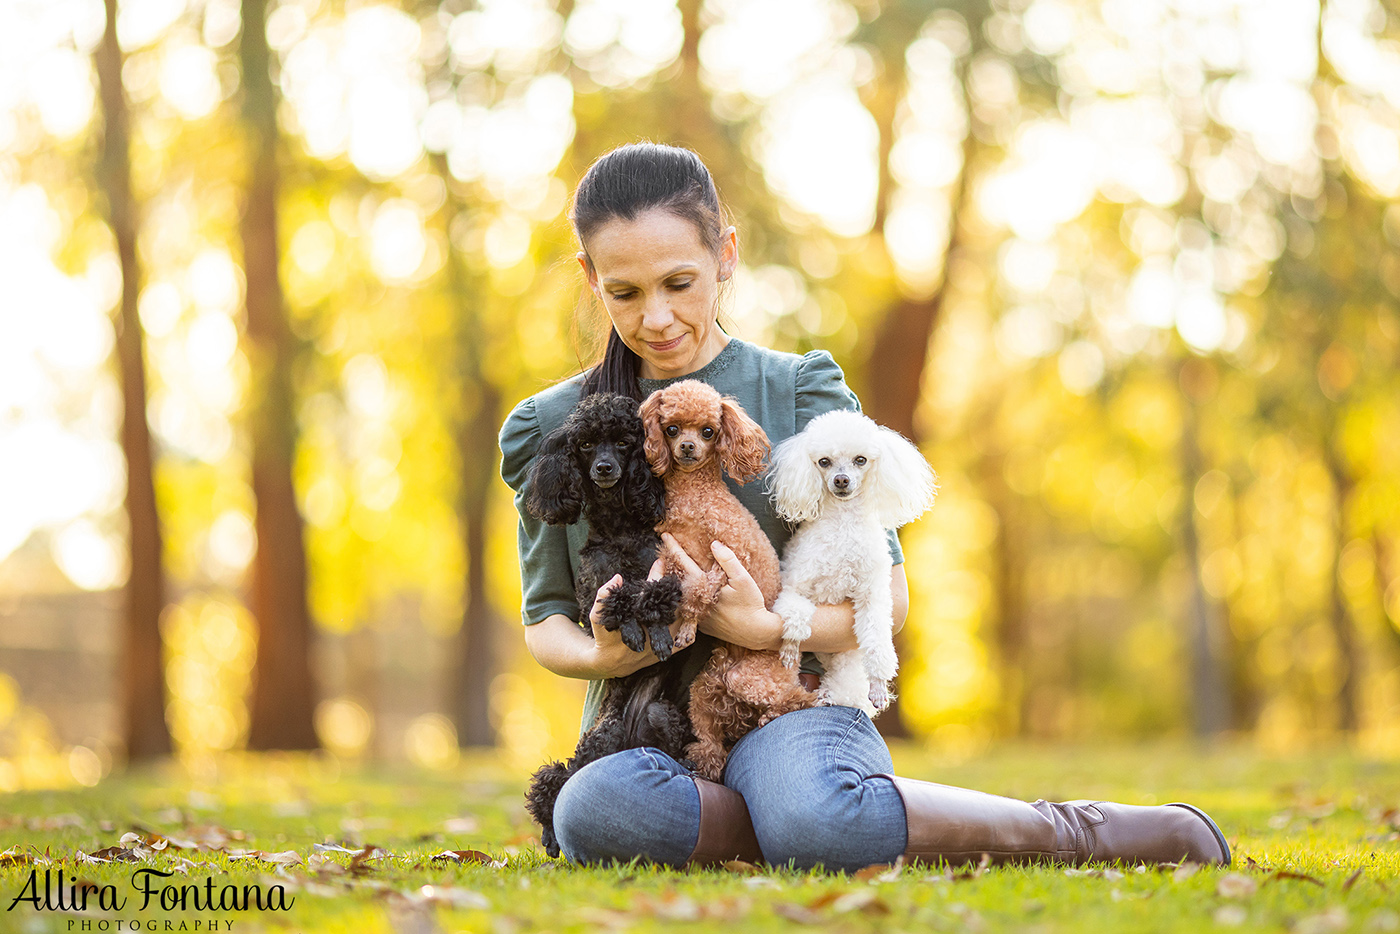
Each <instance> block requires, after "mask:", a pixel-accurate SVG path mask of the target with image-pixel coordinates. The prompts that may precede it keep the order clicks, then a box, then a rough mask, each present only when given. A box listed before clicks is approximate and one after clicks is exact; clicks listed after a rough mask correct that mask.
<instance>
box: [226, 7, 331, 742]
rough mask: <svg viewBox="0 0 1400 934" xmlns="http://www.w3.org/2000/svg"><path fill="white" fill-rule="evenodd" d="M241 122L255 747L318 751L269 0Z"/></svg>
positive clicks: (257, 26)
mask: <svg viewBox="0 0 1400 934" xmlns="http://www.w3.org/2000/svg"><path fill="white" fill-rule="evenodd" d="M242 12H243V36H242V40H241V42H240V43H239V58H240V61H241V64H242V68H243V116H244V128H245V131H246V132H247V134H248V138H249V142H250V145H251V151H250V153H249V157H250V163H251V168H250V174H249V181H248V191H247V205H246V207H245V209H244V212H243V220H242V235H243V269H244V273H245V274H246V276H247V289H248V295H247V311H248V317H247V337H248V345H249V362H250V363H251V365H252V372H253V392H252V399H253V402H252V407H251V408H252V411H251V413H250V424H249V429H250V435H251V440H252V449H253V450H252V455H253V496H254V497H255V498H256V500H257V517H256V520H255V528H256V530H257V537H258V547H257V554H256V556H255V557H254V559H253V569H252V610H253V615H254V616H255V617H256V618H257V621H258V648H257V660H256V663H255V668H254V674H253V700H252V709H251V711H250V725H249V731H248V748H250V749H315V748H317V746H318V745H319V743H318V742H317V739H316V730H315V727H314V724H313V716H314V713H315V709H314V708H315V691H314V688H313V684H312V675H311V658H310V656H311V636H312V632H311V614H310V611H309V609H308V607H307V602H306V551H305V547H304V545H303V541H302V530H303V525H302V519H301V514H300V512H298V510H297V500H296V492H295V490H294V488H293V486H292V463H293V458H294V456H295V453H296V434H297V430H296V412H295V405H294V399H293V393H292V374H291V368H292V363H293V359H294V357H295V355H296V347H295V340H294V338H293V336H292V333H291V330H290V328H289V327H288V324H287V318H286V311H285V309H284V307H283V300H282V287H281V283H280V282H279V280H278V269H277V252H278V246H277V192H278V172H277V92H276V90H275V88H274V87H273V84H272V78H271V75H270V74H269V72H268V66H269V63H270V55H269V52H268V46H267V34H266V13H267V3H266V0H243V4H242Z"/></svg>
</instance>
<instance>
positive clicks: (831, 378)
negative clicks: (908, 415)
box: [795, 350, 904, 564]
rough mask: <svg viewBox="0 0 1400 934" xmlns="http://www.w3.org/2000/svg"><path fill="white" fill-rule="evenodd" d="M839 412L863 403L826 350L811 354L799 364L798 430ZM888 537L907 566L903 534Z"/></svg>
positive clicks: (895, 556) (896, 555) (897, 560)
mask: <svg viewBox="0 0 1400 934" xmlns="http://www.w3.org/2000/svg"><path fill="white" fill-rule="evenodd" d="M838 409H844V410H854V411H856V412H859V411H860V400H859V399H857V398H856V394H855V393H854V392H852V391H851V387H850V386H847V385H846V374H845V373H843V372H842V371H841V366H840V364H838V363H837V362H836V360H835V358H833V357H832V356H831V354H829V353H828V352H826V351H825V350H812V351H808V352H807V353H806V354H804V355H803V356H802V359H801V361H799V362H798V364H797V399H796V406H795V413H796V419H795V422H796V428H797V430H798V431H802V429H804V428H806V427H807V423H808V422H810V421H811V420H812V419H814V418H816V417H817V416H818V415H822V414H824V413H826V412H832V411H836V410H838ZM886 535H887V538H888V541H889V546H890V558H891V559H892V560H893V561H894V563H895V564H903V563H904V549H903V548H901V547H900V545H899V533H898V532H896V531H895V530H893V529H891V530H890V531H889V532H887V533H886Z"/></svg>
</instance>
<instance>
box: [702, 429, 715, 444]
mask: <svg viewBox="0 0 1400 934" xmlns="http://www.w3.org/2000/svg"><path fill="white" fill-rule="evenodd" d="M714 436H715V430H714V429H713V428H710V427H708V426H707V427H705V428H701V429H700V437H702V438H704V439H705V440H706V441H709V440H710V439H711V438H713V437H714Z"/></svg>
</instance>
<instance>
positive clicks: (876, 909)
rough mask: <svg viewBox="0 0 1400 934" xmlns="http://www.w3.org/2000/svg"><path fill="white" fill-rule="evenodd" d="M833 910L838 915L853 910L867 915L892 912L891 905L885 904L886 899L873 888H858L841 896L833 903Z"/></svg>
mask: <svg viewBox="0 0 1400 934" xmlns="http://www.w3.org/2000/svg"><path fill="white" fill-rule="evenodd" d="M831 910H832V912H833V913H834V914H838V915H844V914H848V913H849V912H852V911H859V912H861V913H862V914H867V915H887V914H889V913H890V906H889V905H887V904H885V901H884V899H882V898H880V896H879V895H876V894H875V891H874V890H873V889H856V890H855V891H854V892H847V893H845V894H844V895H841V896H839V897H838V898H837V899H836V900H835V901H834V902H832V903H831Z"/></svg>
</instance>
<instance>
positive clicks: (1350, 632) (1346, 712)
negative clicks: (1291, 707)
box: [1324, 438, 1362, 733]
mask: <svg viewBox="0 0 1400 934" xmlns="http://www.w3.org/2000/svg"><path fill="white" fill-rule="evenodd" d="M1324 443H1325V446H1326V450H1327V472H1328V473H1329V474H1330V475H1331V477H1332V530H1333V539H1334V542H1335V547H1334V549H1333V557H1332V574H1331V576H1332V588H1331V589H1332V593H1331V603H1332V605H1331V608H1330V609H1331V612H1330V614H1329V617H1330V620H1329V621H1330V622H1331V624H1332V637H1333V638H1334V639H1335V640H1336V642H1337V669H1338V675H1339V676H1340V677H1339V678H1338V682H1339V683H1338V685H1337V726H1338V728H1339V729H1341V730H1342V732H1344V733H1355V732H1356V731H1357V730H1358V729H1359V728H1360V726H1361V712H1360V704H1359V703H1358V699H1357V695H1358V694H1359V693H1360V686H1361V666H1362V653H1361V651H1360V646H1359V645H1358V644H1357V635H1356V621H1355V620H1354V619H1353V618H1352V615H1351V608H1350V607H1349V606H1347V598H1346V592H1345V590H1344V589H1343V587H1342V551H1343V549H1344V548H1345V547H1346V543H1347V518H1346V504H1347V500H1348V499H1349V498H1350V497H1351V491H1352V489H1353V488H1354V487H1355V486H1356V481H1355V480H1354V479H1353V478H1352V476H1351V472H1350V471H1349V470H1348V469H1347V466H1346V464H1345V463H1343V461H1342V458H1341V454H1340V453H1339V452H1338V451H1337V450H1336V449H1335V446H1334V444H1333V443H1332V441H1331V439H1330V438H1329V439H1327V440H1326V441H1325V442H1324Z"/></svg>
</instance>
